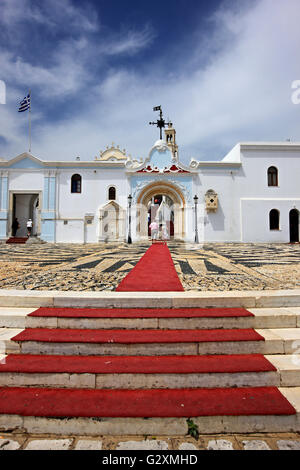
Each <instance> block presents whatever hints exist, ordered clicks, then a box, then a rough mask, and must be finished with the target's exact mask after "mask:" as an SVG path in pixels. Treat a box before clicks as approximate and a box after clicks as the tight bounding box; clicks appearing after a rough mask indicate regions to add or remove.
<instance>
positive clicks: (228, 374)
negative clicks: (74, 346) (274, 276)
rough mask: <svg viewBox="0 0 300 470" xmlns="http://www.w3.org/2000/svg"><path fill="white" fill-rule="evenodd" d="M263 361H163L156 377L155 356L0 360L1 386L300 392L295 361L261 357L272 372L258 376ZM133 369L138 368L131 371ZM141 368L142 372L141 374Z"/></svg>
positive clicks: (225, 358)
mask: <svg viewBox="0 0 300 470" xmlns="http://www.w3.org/2000/svg"><path fill="white" fill-rule="evenodd" d="M54 357H55V358H56V356H54ZM262 357H264V356H261V355H250V356H248V355H235V356H234V355H233V356H224V355H223V356H218V355H216V356H206V357H205V356H163V359H167V361H166V362H164V368H161V369H160V371H159V372H158V371H157V365H158V364H159V363H160V360H161V357H159V356H156V357H153V358H151V357H149V356H137V357H135V356H128V357H126V356H125V357H124V356H121V357H118V356H98V357H97V356H96V358H95V356H59V359H58V360H57V361H55V362H53V356H47V355H45V356H34V355H33V356H32V355H23V356H22V357H21V356H20V355H13V354H11V355H10V356H7V355H4V354H0V386H1V387H4V386H16V387H25V386H30V387H34V386H36V387H39V386H45V387H59V388H63V387H66V388H70V387H75V388H76V387H79V388H103V389H105V388H129V389H130V388H185V387H189V388H194V387H207V388H213V387H236V386H239V387H250V386H255V387H260V386H271V385H274V386H278V387H300V356H299V355H298V356H295V355H267V356H265V358H266V359H267V360H268V361H269V362H270V363H271V365H272V366H273V370H272V368H270V369H269V370H268V368H266V370H262V363H261V359H260V358H262ZM191 358H192V359H193V361H194V362H192V361H191ZM195 358H197V362H196V364H195ZM207 358H209V362H207ZM257 358H258V359H257ZM95 359H96V361H97V362H95ZM212 361H213V362H212ZM257 361H259V363H258V365H259V367H258V365H257ZM116 362H117V363H118V365H119V364H121V365H123V367H124V369H123V370H122V369H118V370H116V369H115V364H116ZM70 364H71V367H70ZM137 364H138V365H139V367H133V365H134V366H136V365H137ZM206 364H207V366H206V368H205V365H206ZM141 366H146V367H145V368H144V370H143V369H141ZM150 366H152V368H151V367H150ZM105 367H106V370H105V371H104V369H105ZM112 367H114V370H113V371H109V370H108V368H112Z"/></svg>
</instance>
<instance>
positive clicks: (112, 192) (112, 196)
mask: <svg viewBox="0 0 300 470" xmlns="http://www.w3.org/2000/svg"><path fill="white" fill-rule="evenodd" d="M108 199H109V200H110V201H115V200H116V188H115V187H114V186H110V187H109V188H108Z"/></svg>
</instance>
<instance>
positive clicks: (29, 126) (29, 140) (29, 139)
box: [29, 90, 31, 153]
mask: <svg viewBox="0 0 300 470" xmlns="http://www.w3.org/2000/svg"><path fill="white" fill-rule="evenodd" d="M29 98H30V106H29V153H31V90H29Z"/></svg>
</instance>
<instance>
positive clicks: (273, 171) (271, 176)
mask: <svg viewBox="0 0 300 470" xmlns="http://www.w3.org/2000/svg"><path fill="white" fill-rule="evenodd" d="M268 186H278V170H277V168H276V167H275V166H270V168H269V169H268Z"/></svg>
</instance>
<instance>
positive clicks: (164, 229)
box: [162, 224, 169, 240]
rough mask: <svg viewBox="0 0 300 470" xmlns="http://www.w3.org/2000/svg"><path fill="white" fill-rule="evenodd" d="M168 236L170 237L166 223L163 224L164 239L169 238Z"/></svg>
mask: <svg viewBox="0 0 300 470" xmlns="http://www.w3.org/2000/svg"><path fill="white" fill-rule="evenodd" d="M168 238H169V234H168V229H167V226H166V225H165V224H164V225H163V226H162V239H163V240H168Z"/></svg>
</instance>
